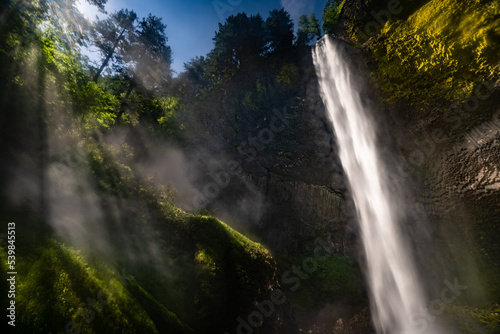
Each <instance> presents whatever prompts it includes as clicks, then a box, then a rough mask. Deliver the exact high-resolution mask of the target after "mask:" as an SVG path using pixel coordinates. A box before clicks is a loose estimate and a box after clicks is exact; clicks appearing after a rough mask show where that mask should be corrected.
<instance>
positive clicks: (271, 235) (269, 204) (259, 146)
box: [189, 47, 351, 254]
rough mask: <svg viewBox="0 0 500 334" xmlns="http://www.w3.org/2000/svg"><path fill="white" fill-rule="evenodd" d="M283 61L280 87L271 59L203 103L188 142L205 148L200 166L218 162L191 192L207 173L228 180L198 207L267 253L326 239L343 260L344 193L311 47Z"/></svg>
mask: <svg viewBox="0 0 500 334" xmlns="http://www.w3.org/2000/svg"><path fill="white" fill-rule="evenodd" d="M285 57H288V58H287V59H288V63H287V64H286V65H285V66H284V67H287V68H288V67H289V68H292V70H291V71H292V73H294V74H293V75H291V76H290V80H291V81H290V82H284V81H283V80H280V77H279V74H280V73H281V72H282V71H283V68H281V69H280V68H275V65H273V60H272V59H271V60H269V61H268V62H266V63H265V64H263V65H262V68H261V69H259V70H256V71H254V72H253V73H242V74H241V77H236V78H235V79H234V80H233V82H231V83H230V84H228V85H227V89H226V92H225V94H224V96H217V97H213V96H212V97H210V98H213V99H214V101H218V102H217V107H216V108H213V109H212V110H211V112H209V113H207V112H206V109H205V111H199V112H204V113H205V114H204V115H203V116H202V117H203V119H200V123H203V124H204V126H203V125H200V126H199V128H200V131H199V132H197V136H196V137H192V138H189V141H190V142H191V143H192V145H193V146H194V147H198V148H199V147H203V148H204V149H203V150H201V151H202V153H199V152H200V150H198V154H199V155H200V156H201V158H200V160H202V161H209V160H212V161H213V160H216V161H217V163H215V164H212V165H211V164H210V163H208V164H206V169H204V170H203V169H202V170H198V171H197V173H198V174H200V175H201V176H200V177H199V178H198V180H197V186H198V189H200V190H201V191H202V190H203V188H204V186H205V185H206V184H208V183H209V182H210V175H211V174H213V173H219V174H220V173H222V174H224V175H231V181H230V182H228V183H227V185H226V184H224V186H223V189H221V191H220V192H218V193H217V194H216V195H215V196H212V197H211V198H210V196H205V197H206V200H207V203H208V204H207V205H206V206H205V207H206V208H207V209H209V210H214V213H215V215H218V216H220V217H221V218H222V219H224V220H225V221H227V222H228V223H229V224H231V223H233V224H236V225H238V223H237V222H241V224H240V225H239V228H241V229H243V230H245V231H247V232H249V233H251V234H253V235H255V236H256V238H257V239H259V240H261V242H262V243H264V244H265V245H266V246H267V247H269V248H270V249H271V250H273V251H274V252H277V253H281V254H305V253H307V252H310V251H312V249H314V247H315V246H314V240H315V239H316V238H318V237H322V236H326V235H328V234H330V235H332V236H334V240H335V241H334V243H335V246H334V248H335V250H336V251H337V252H339V253H343V252H344V251H345V250H346V249H347V248H349V247H351V246H350V244H351V242H350V241H348V238H349V237H348V236H347V233H348V232H347V230H348V224H349V223H348V220H349V217H348V215H347V213H346V209H345V206H346V199H345V190H346V187H345V185H344V180H343V173H342V168H341V165H340V162H339V160H338V157H337V153H336V152H337V148H336V144H335V139H334V137H333V135H332V128H331V125H330V122H329V121H328V119H327V118H326V117H327V116H326V113H325V110H324V106H323V104H322V102H321V98H320V96H319V91H318V89H319V88H318V83H317V78H316V74H315V70H314V65H313V63H312V57H311V52H310V48H308V47H304V48H299V49H298V50H296V52H293V53H291V55H289V56H285ZM266 94H267V95H266ZM263 101H264V102H263ZM214 104H216V102H213V103H212V105H214ZM201 105H202V106H207V105H209V103H208V102H207V101H206V102H205V103H202V104H201ZM203 128H205V129H207V128H208V129H209V130H208V131H205V130H203ZM216 165H217V166H216ZM228 166H232V167H228ZM225 173H227V174H225ZM222 174H220V175H222Z"/></svg>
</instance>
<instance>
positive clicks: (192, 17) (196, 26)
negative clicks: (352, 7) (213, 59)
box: [78, 0, 326, 73]
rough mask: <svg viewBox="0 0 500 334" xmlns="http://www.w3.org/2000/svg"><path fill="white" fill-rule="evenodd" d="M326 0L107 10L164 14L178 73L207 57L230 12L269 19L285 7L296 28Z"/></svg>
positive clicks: (144, 1)
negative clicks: (221, 25)
mask: <svg viewBox="0 0 500 334" xmlns="http://www.w3.org/2000/svg"><path fill="white" fill-rule="evenodd" d="M80 1H81V3H80V4H79V6H78V8H79V9H80V11H82V12H83V13H84V14H85V15H86V16H87V17H88V18H91V19H93V18H95V15H96V14H97V9H96V8H95V7H93V6H90V5H88V4H87V2H85V0H80ZM325 2H326V0H268V1H265V0H256V1H255V0H254V1H251V0H121V1H120V0H108V3H107V5H106V10H107V11H108V12H114V11H116V10H119V9H121V8H127V9H132V10H134V11H135V12H136V13H137V14H138V16H139V17H145V16H147V15H148V14H149V13H151V14H153V15H155V16H158V17H161V18H162V19H163V23H165V24H166V25H167V29H166V33H167V37H168V44H169V45H170V47H171V48H172V53H173V64H172V68H173V69H174V70H175V71H176V72H177V73H179V72H181V71H182V70H183V69H184V65H183V64H184V63H185V62H188V61H189V60H190V59H191V58H194V57H195V56H204V55H206V54H207V53H208V52H209V51H210V50H211V49H212V47H213V41H212V38H213V37H214V35H215V32H216V31H217V30H218V23H219V22H221V23H223V22H224V20H225V19H226V18H227V17H228V16H229V15H231V14H237V13H240V12H245V13H247V14H249V15H253V14H257V13H260V14H261V15H262V17H263V18H264V19H266V17H267V16H268V14H269V11H270V10H272V9H275V8H278V9H279V8H281V7H284V8H285V9H286V10H287V11H288V12H289V13H290V16H291V17H292V19H293V20H294V23H295V27H296V26H297V24H298V18H299V16H300V15H301V14H306V13H307V14H309V13H312V12H314V13H315V14H316V16H317V17H318V18H320V17H321V13H322V11H323V6H324V4H325ZM100 16H101V17H102V14H100ZM91 58H93V57H92V56H91Z"/></svg>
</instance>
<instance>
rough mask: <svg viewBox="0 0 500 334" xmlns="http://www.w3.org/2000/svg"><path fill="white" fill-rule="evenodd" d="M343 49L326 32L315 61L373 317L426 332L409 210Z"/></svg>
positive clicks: (387, 325) (384, 325)
mask: <svg viewBox="0 0 500 334" xmlns="http://www.w3.org/2000/svg"><path fill="white" fill-rule="evenodd" d="M343 50H344V47H343V44H342V43H341V42H340V41H337V40H334V39H333V38H331V37H329V36H326V37H324V38H323V39H321V40H320V41H319V42H318V43H317V44H316V46H315V47H314V49H313V60H314V65H315V68H316V73H317V76H318V79H319V84H320V88H321V94H322V99H323V102H324V104H325V106H326V108H327V111H328V114H329V117H330V120H331V121H332V123H333V127H334V129H335V135H336V138H337V143H338V147H339V155H340V160H341V162H342V166H343V168H344V171H345V173H346V176H347V179H348V181H349V185H350V189H351V192H352V196H353V199H354V203H355V206H356V211H357V215H358V220H359V224H360V233H361V239H362V242H363V247H364V251H365V255H366V262H367V274H366V275H367V281H368V285H369V289H370V300H371V310H372V315H373V321H374V324H375V327H376V330H377V332H378V333H398V334H400V333H405V334H410V333H411V334H413V333H422V332H423V331H424V329H422V328H416V327H415V326H416V324H415V321H414V320H413V319H414V318H415V315H417V314H419V313H420V312H422V310H423V309H425V302H424V294H423V290H424V289H423V288H422V286H421V284H420V282H419V280H418V278H417V275H416V267H415V264H414V260H413V258H412V254H411V251H410V250H409V249H408V247H407V243H406V242H405V240H404V238H403V235H402V233H401V231H400V226H399V223H400V221H401V218H402V217H404V216H403V214H404V213H401V212H399V211H400V210H399V206H398V205H397V204H396V203H397V200H398V194H394V193H391V191H390V190H389V189H393V188H391V187H390V184H389V180H388V179H387V178H386V177H385V175H386V173H385V171H384V164H383V162H381V158H380V153H379V152H378V150H377V139H376V131H375V129H374V124H373V121H372V120H371V115H370V114H369V113H368V111H367V110H366V108H364V106H363V104H362V101H361V98H360V94H359V91H357V90H356V87H355V86H354V84H353V82H352V74H351V71H350V69H349V65H348V64H347V63H346V62H345V61H344V58H343V57H344V55H343ZM426 329H427V330H429V329H430V328H426ZM426 333H429V332H428V331H427V332H426Z"/></svg>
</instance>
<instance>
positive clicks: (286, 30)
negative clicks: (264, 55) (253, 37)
mask: <svg viewBox="0 0 500 334" xmlns="http://www.w3.org/2000/svg"><path fill="white" fill-rule="evenodd" d="M265 28H266V30H267V32H266V35H267V36H266V38H267V42H268V48H269V49H270V51H273V52H279V51H283V50H286V49H289V48H291V47H292V45H293V40H294V38H295V37H294V35H293V22H292V20H291V18H290V14H289V13H288V12H286V11H285V9H283V8H282V9H280V10H277V9H274V10H272V11H270V12H269V17H268V18H267V19H266V23H265Z"/></svg>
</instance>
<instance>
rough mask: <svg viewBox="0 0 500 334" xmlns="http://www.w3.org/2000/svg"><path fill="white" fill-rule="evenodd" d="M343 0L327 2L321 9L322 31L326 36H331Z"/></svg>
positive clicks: (342, 5) (329, 0)
mask: <svg viewBox="0 0 500 334" xmlns="http://www.w3.org/2000/svg"><path fill="white" fill-rule="evenodd" d="M344 3H345V0H328V1H327V2H326V3H325V7H324V8H323V29H324V30H325V32H326V33H327V34H333V31H334V29H335V26H336V25H337V21H338V19H339V17H340V12H341V11H342V7H344Z"/></svg>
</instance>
